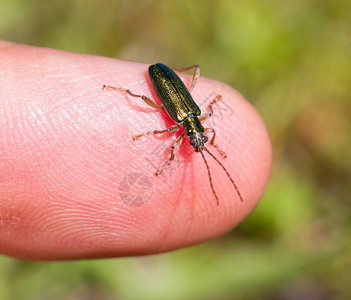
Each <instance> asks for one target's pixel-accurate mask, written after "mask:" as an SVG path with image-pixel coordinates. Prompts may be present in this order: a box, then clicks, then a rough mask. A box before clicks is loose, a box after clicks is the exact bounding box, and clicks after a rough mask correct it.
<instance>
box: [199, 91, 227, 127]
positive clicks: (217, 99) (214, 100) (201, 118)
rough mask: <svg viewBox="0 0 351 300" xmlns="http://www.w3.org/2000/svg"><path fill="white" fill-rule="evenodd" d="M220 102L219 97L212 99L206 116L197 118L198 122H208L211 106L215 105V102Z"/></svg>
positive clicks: (220, 97) (211, 110) (211, 112)
mask: <svg viewBox="0 0 351 300" xmlns="http://www.w3.org/2000/svg"><path fill="white" fill-rule="evenodd" d="M221 100H222V96H221V95H217V96H216V97H214V98H213V100H212V101H211V102H210V104H209V105H208V107H207V109H208V110H209V112H208V113H207V114H203V115H201V116H200V117H199V121H200V122H203V121H206V120H208V119H209V118H211V117H212V115H213V107H212V106H213V105H215V104H216V103H217V102H219V101H221Z"/></svg>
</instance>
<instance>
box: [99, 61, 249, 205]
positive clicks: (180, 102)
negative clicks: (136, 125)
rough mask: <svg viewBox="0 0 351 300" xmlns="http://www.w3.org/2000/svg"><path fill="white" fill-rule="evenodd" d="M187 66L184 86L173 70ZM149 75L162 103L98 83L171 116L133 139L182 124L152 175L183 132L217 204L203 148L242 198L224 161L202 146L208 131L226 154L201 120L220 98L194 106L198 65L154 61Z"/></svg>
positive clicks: (208, 115) (164, 165) (170, 130)
mask: <svg viewBox="0 0 351 300" xmlns="http://www.w3.org/2000/svg"><path fill="white" fill-rule="evenodd" d="M191 69H194V74H193V78H192V83H191V86H190V89H189V90H188V89H187V88H186V86H185V84H184V83H183V81H182V80H181V79H180V78H179V77H178V75H177V74H176V73H175V71H178V72H187V71H189V70H191ZM149 77H150V79H151V82H152V85H153V88H154V89H155V91H156V93H157V95H158V97H159V98H160V100H161V102H162V105H158V104H156V103H155V102H154V101H153V100H152V99H150V98H149V97H147V96H145V95H138V94H135V93H133V92H131V91H130V90H129V89H125V88H123V87H114V86H110V85H104V86H103V87H102V89H103V90H110V91H123V92H125V93H127V94H128V95H130V96H132V97H136V98H141V99H142V100H143V101H144V102H145V103H146V104H147V105H149V106H151V107H153V108H156V109H165V110H166V111H167V113H168V115H169V116H170V117H171V118H172V119H173V121H174V122H175V123H176V124H175V125H172V126H170V127H169V128H167V129H164V130H153V131H148V132H144V133H141V134H138V135H135V136H134V137H133V139H134V140H138V139H139V138H141V137H143V136H146V135H153V134H163V133H166V132H176V131H178V130H179V129H180V128H181V127H183V128H184V133H183V134H182V135H180V136H178V137H177V138H176V140H175V141H174V142H173V144H172V145H171V155H170V158H169V159H168V160H167V161H166V163H164V164H163V165H162V166H161V167H160V168H159V169H158V170H157V171H156V173H155V174H156V175H160V174H161V173H162V172H163V171H164V170H165V168H166V167H167V166H168V165H169V164H170V163H171V162H172V160H173V159H174V151H175V150H176V149H177V148H179V146H180V145H181V143H182V141H183V138H184V137H185V136H186V137H188V138H189V139H190V145H192V146H193V147H194V150H195V151H196V152H199V153H200V154H201V156H202V158H203V160H204V162H205V165H206V168H207V172H208V177H209V182H210V186H211V189H212V192H213V194H214V196H215V198H216V201H217V206H218V205H219V199H218V196H217V193H216V191H215V189H214V186H213V182H212V176H211V171H210V168H209V166H208V163H207V160H206V158H205V155H204V153H203V152H204V151H205V152H207V153H208V154H209V155H210V156H211V157H212V158H213V159H214V160H215V161H216V162H217V163H218V164H219V165H220V166H221V167H222V169H223V170H224V172H225V173H226V175H227V177H228V178H229V180H230V181H231V183H232V185H233V186H234V188H235V190H236V192H237V194H238V196H239V198H240V201H243V198H242V196H241V193H240V191H239V189H238V187H237V186H236V184H235V182H234V180H233V179H232V177H231V176H230V174H229V172H228V171H227V169H226V168H225V167H224V165H223V164H222V163H221V162H220V161H219V160H218V158H217V157H215V156H214V155H213V154H212V153H211V152H210V151H209V150H208V149H207V148H206V147H205V144H206V143H207V142H208V137H207V134H209V133H212V138H211V140H210V144H211V145H212V146H214V147H215V148H216V149H217V150H218V152H219V153H220V155H221V156H222V157H224V158H225V157H226V154H225V153H224V151H222V150H221V149H220V148H219V147H218V145H217V144H215V143H214V141H215V137H216V131H215V130H214V129H213V128H204V127H203V126H202V124H201V122H203V121H206V120H208V119H209V118H210V117H211V116H212V115H213V106H214V105H215V104H216V103H218V102H219V101H221V100H222V96H221V95H217V96H216V97H214V99H213V100H212V101H211V102H210V104H209V105H208V111H209V112H208V113H206V114H203V115H202V114H201V110H200V108H199V107H198V106H197V104H196V103H195V101H194V100H193V98H192V96H191V91H192V90H193V89H194V87H195V85H196V83H197V80H198V78H199V77H200V66H199V65H193V66H191V67H188V68H182V69H173V70H172V69H171V68H169V67H167V66H166V65H164V64H162V63H157V64H154V65H151V66H149Z"/></svg>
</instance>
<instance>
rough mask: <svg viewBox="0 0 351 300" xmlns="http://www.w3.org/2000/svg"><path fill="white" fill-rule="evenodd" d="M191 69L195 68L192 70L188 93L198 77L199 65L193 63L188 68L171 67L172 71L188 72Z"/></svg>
mask: <svg viewBox="0 0 351 300" xmlns="http://www.w3.org/2000/svg"><path fill="white" fill-rule="evenodd" d="M191 69H195V71H194V75H193V80H192V82H191V86H190V89H189V92H190V93H191V91H192V90H193V89H194V87H195V85H196V82H197V80H198V79H199V77H200V66H199V65H193V66H191V67H188V68H180V69H173V70H174V71H177V72H188V71H190V70H191Z"/></svg>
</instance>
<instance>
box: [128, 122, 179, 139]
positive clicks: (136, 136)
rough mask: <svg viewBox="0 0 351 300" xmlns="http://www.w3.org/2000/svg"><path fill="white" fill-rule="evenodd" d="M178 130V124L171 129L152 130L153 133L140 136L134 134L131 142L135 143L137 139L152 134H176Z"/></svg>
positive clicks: (149, 132)
mask: <svg viewBox="0 0 351 300" xmlns="http://www.w3.org/2000/svg"><path fill="white" fill-rule="evenodd" d="M179 128H180V125H179V124H176V125H172V126H171V127H169V128H167V129H164V130H154V131H148V132H144V133H141V134H136V135H134V136H133V140H134V141H136V140H138V139H140V138H141V137H143V136H146V135H152V134H162V133H165V132H168V131H169V132H176V131H178V130H179Z"/></svg>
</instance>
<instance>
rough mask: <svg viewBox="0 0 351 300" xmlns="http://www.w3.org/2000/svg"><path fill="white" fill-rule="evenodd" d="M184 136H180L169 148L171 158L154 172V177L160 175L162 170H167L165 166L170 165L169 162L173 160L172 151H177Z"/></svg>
mask: <svg viewBox="0 0 351 300" xmlns="http://www.w3.org/2000/svg"><path fill="white" fill-rule="evenodd" d="M183 137H184V134H182V135H180V136H179V137H178V138H177V139H176V140H175V141H174V142H173V144H172V146H171V157H170V158H169V160H167V161H166V163H165V164H164V165H163V166H162V167H161V168H159V169H158V170H157V171H156V173H155V174H156V175H160V174H161V173H162V172H163V170H164V169H166V168H167V166H168V165H169V164H170V163H171V161H172V160H173V159H174V150H175V149H177V148H178V147H179V146H180V145H181V144H182V140H183Z"/></svg>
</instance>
